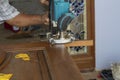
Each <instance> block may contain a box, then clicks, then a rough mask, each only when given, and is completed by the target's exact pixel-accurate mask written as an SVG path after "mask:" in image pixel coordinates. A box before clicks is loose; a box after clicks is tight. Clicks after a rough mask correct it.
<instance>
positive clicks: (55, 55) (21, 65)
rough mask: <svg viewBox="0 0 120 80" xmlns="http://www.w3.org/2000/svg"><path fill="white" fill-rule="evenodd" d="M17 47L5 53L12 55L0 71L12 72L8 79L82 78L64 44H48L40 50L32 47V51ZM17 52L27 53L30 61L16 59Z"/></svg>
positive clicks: (50, 79) (76, 79)
mask: <svg viewBox="0 0 120 80" xmlns="http://www.w3.org/2000/svg"><path fill="white" fill-rule="evenodd" d="M19 48H20V47H19ZM39 48H40V47H39ZM17 49H18V47H17ZM17 49H15V51H12V50H13V49H12V50H11V51H10V49H8V50H9V51H8V52H7V53H8V54H9V55H11V56H12V57H11V59H10V62H9V63H8V65H6V66H5V67H4V69H2V70H1V71H0V73H11V74H13V76H12V78H11V79H10V80H83V78H82V76H81V74H80V72H79V69H78V67H77V66H76V64H75V63H74V62H73V60H72V58H71V57H70V56H69V54H68V53H67V51H66V49H65V47H64V45H57V46H56V45H55V46H48V47H46V48H40V50H38V49H37V50H36V49H35V47H33V49H32V51H31V48H20V50H17ZM34 49H35V50H34ZM42 49H43V50H42ZM19 53H27V54H28V55H29V56H30V61H23V60H21V59H16V58H15V56H16V55H17V54H19Z"/></svg>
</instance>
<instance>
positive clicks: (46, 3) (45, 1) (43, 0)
mask: <svg viewBox="0 0 120 80" xmlns="http://www.w3.org/2000/svg"><path fill="white" fill-rule="evenodd" d="M40 3H42V4H45V5H49V1H48V0H40Z"/></svg>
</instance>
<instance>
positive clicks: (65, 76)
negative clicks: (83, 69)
mask: <svg viewBox="0 0 120 80" xmlns="http://www.w3.org/2000/svg"><path fill="white" fill-rule="evenodd" d="M46 51H47V52H46V53H47V54H45V56H46V60H47V62H48V66H49V68H50V73H51V75H52V79H53V80H83V78H82V76H81V74H80V72H79V69H78V67H77V66H76V64H75V63H74V62H73V60H72V58H71V57H70V56H69V54H68V52H67V51H66V49H65V46H64V45H55V46H53V47H47V48H46Z"/></svg>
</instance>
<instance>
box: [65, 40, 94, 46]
mask: <svg viewBox="0 0 120 80" xmlns="http://www.w3.org/2000/svg"><path fill="white" fill-rule="evenodd" d="M64 45H65V47H70V46H93V40H79V41H73V42H72V43H67V44H64Z"/></svg>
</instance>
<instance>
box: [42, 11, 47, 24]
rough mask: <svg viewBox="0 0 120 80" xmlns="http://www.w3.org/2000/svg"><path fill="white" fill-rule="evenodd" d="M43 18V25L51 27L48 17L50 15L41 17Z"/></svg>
mask: <svg viewBox="0 0 120 80" xmlns="http://www.w3.org/2000/svg"><path fill="white" fill-rule="evenodd" d="M41 17H42V23H43V24H45V25H49V17H48V13H45V14H43V15H41Z"/></svg>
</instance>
